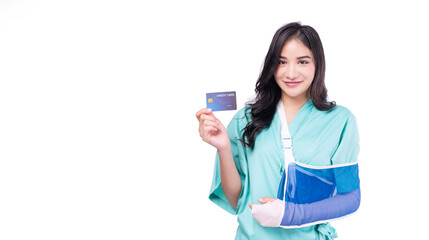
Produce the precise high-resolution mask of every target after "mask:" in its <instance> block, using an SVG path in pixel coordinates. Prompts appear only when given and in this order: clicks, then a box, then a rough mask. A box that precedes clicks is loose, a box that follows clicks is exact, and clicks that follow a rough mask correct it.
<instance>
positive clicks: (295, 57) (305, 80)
mask: <svg viewBox="0 0 429 240" xmlns="http://www.w3.org/2000/svg"><path fill="white" fill-rule="evenodd" d="M315 72H316V65H315V62H314V59H313V54H312V53H311V51H310V49H308V48H307V47H306V46H305V45H304V44H303V43H301V41H299V40H295V39H291V40H289V41H287V42H286V43H285V45H284V46H283V48H282V52H281V53H280V59H279V65H278V67H277V70H276V72H275V73H274V78H275V79H276V82H277V84H278V85H279V87H280V88H281V89H282V96H284V97H288V98H294V99H301V98H303V99H308V97H309V95H308V94H307V93H308V89H309V87H310V85H311V83H312V82H313V78H314V73H315Z"/></svg>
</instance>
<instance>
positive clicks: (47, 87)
mask: <svg viewBox="0 0 429 240" xmlns="http://www.w3.org/2000/svg"><path fill="white" fill-rule="evenodd" d="M153 2H155V1H153ZM421 2H423V1H421ZM291 21H301V22H302V23H303V24H308V25H311V26H313V27H314V28H315V29H316V30H317V31H318V32H319V34H320V37H321V38H322V42H323V44H324V48H325V54H326V60H327V72H326V84H327V87H328V89H329V97H330V99H331V100H335V101H336V102H337V103H338V104H340V105H344V106H346V107H348V108H349V109H350V110H352V112H353V113H354V114H355V115H356V117H357V120H358V124H359V130H360V134H361V154H360V171H361V172H360V177H361V188H362V203H361V208H360V209H359V211H358V212H357V213H356V214H355V215H353V216H352V217H350V218H346V219H344V220H340V221H336V222H333V223H332V224H333V226H334V227H336V229H337V231H338V234H339V239H341V240H343V239H347V240H348V239H402V238H404V239H422V238H427V236H426V235H425V234H427V229H426V224H424V222H425V221H426V219H427V216H428V214H429V211H428V209H429V208H428V202H429V197H428V194H427V186H426V185H427V183H428V174H427V172H428V170H427V167H428V164H427V162H428V160H429V157H428V154H427V149H428V143H429V141H428V134H429V128H428V122H429V118H428V115H427V113H426V112H427V111H428V106H427V103H428V99H427V91H428V90H427V86H428V84H427V81H428V80H429V77H428V54H429V49H428V42H429V37H428V34H427V32H428V30H427V29H428V28H427V23H428V22H429V18H428V17H427V8H426V7H424V5H423V3H420V1H400V2H399V1H385V2H383V1H353V2H350V1H329V3H327V1H263V2H262V1H258V2H251V1H210V2H209V1H186V0H185V1H173V0H168V1H156V3H147V2H142V1H113V0H112V1H101V0H99V1H96V0H85V1H83V0H74V1H53V0H43V1H25V0H16V1H5V0H0V239H233V238H234V236H235V230H236V227H237V223H236V220H235V216H233V215H230V214H229V213H226V212H225V211H223V210H222V209H221V208H219V207H217V206H216V205H215V204H213V203H211V202H210V201H209V200H208V192H209V189H210V184H211V179H212V173H213V166H214V155H215V149H214V148H212V147H211V146H209V145H207V144H205V143H203V142H202V141H201V139H200V138H199V135H198V131H197V129H198V123H197V121H196V118H195V112H196V111H197V110H199V109H200V108H202V107H204V106H205V93H206V92H216V91H237V96H238V105H239V106H240V107H242V106H243V104H244V102H245V100H246V99H247V98H248V97H249V96H250V95H252V93H253V90H254V85H255V82H256V79H257V77H258V74H259V71H260V68H261V65H262V62H263V59H264V57H265V54H266V52H267V50H268V46H269V44H270V41H271V38H272V36H273V34H274V32H275V31H276V30H277V29H278V28H279V27H280V26H282V25H283V24H285V23H288V22H291ZM233 114H234V112H221V113H218V117H219V118H220V119H221V120H222V121H223V122H224V124H227V123H228V122H229V120H230V118H231V117H232V115H233ZM261 197H263V196H261ZM426 222H427V221H426Z"/></svg>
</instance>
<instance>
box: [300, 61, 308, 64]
mask: <svg viewBox="0 0 429 240" xmlns="http://www.w3.org/2000/svg"><path fill="white" fill-rule="evenodd" d="M298 63H299V64H307V63H308V62H307V61H299V62H298Z"/></svg>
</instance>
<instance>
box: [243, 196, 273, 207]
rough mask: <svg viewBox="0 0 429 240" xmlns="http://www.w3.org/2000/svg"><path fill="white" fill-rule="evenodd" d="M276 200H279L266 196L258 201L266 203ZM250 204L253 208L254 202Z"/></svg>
mask: <svg viewBox="0 0 429 240" xmlns="http://www.w3.org/2000/svg"><path fill="white" fill-rule="evenodd" d="M275 200H277V199H275V198H272V197H264V198H260V199H258V202H260V203H263V204H265V203H270V202H274V201H275ZM248 206H249V207H250V209H253V204H251V203H249V205H248Z"/></svg>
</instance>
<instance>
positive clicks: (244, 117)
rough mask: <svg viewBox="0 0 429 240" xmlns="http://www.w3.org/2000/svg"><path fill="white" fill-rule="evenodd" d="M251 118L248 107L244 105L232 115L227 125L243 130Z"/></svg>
mask: <svg viewBox="0 0 429 240" xmlns="http://www.w3.org/2000/svg"><path fill="white" fill-rule="evenodd" d="M251 116H252V115H251V112H250V107H249V106H247V105H246V106H244V107H243V108H241V109H239V110H238V111H237V112H236V113H235V114H234V117H232V119H231V122H230V124H229V125H236V126H237V127H241V128H243V127H245V126H246V125H247V124H248V123H249V122H250V119H251Z"/></svg>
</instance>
